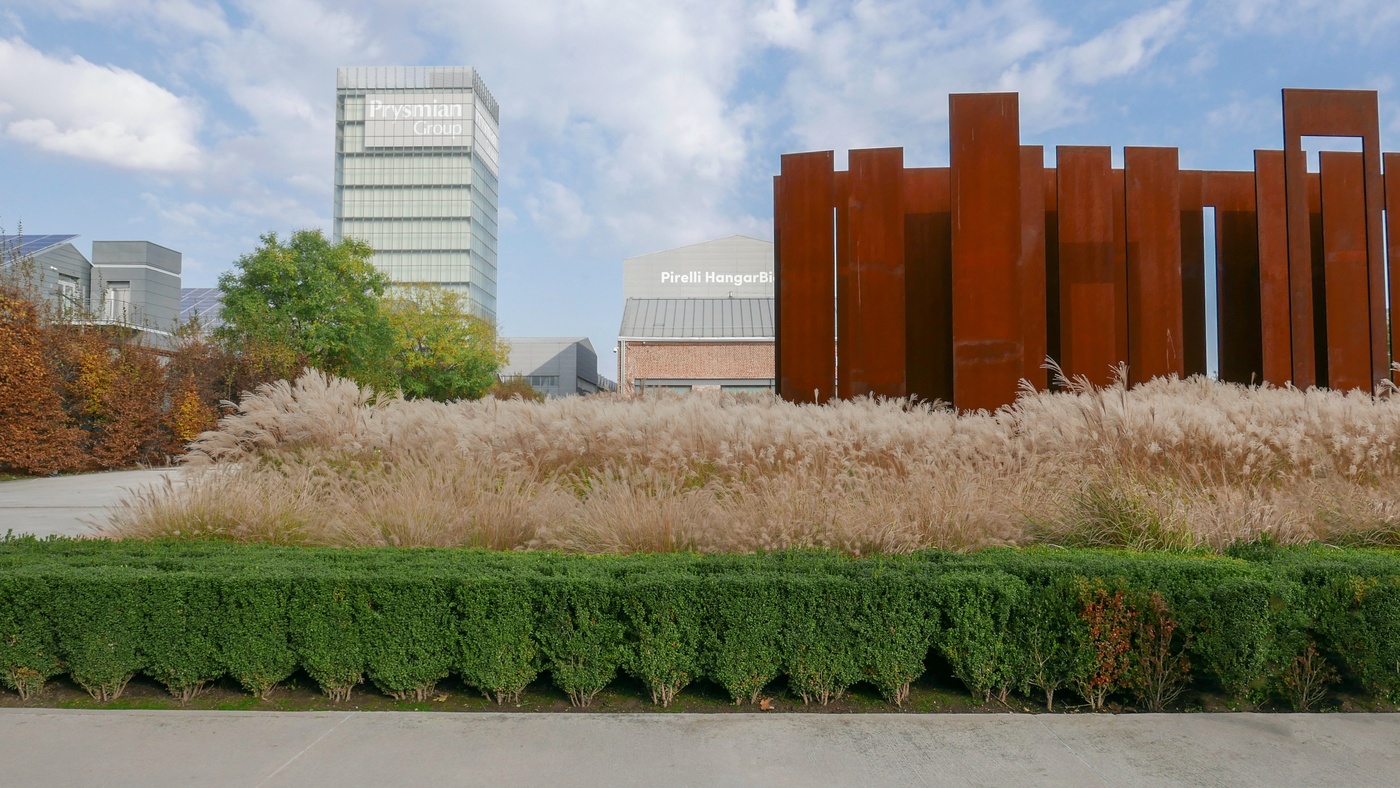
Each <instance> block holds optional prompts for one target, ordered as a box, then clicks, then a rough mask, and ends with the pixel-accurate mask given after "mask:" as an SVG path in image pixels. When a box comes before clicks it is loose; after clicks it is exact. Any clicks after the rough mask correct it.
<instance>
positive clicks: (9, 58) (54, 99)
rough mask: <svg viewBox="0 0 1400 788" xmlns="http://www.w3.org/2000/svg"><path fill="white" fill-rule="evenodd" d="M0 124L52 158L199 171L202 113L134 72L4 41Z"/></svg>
mask: <svg viewBox="0 0 1400 788" xmlns="http://www.w3.org/2000/svg"><path fill="white" fill-rule="evenodd" d="M0 105H3V106H4V112H3V113H0V125H3V127H4V129H5V132H6V134H7V135H8V136H9V137H10V138H11V139H14V140H16V141H18V142H21V143H24V144H26V145H31V146H33V147H35V148H38V149H40V150H43V151H47V152H49V153H56V154H60V155H66V156H74V157H77V158H82V159H88V160H91V161H98V162H101V163H103V164H109V165H112V166H116V167H123V168H127V169H134V170H150V171H155V172H182V171H190V170H194V169H195V168H197V167H198V166H199V164H200V161H201V152H200V148H199V144H198V141H197V139H196V132H197V131H198V128H199V124H200V116H199V112H198V111H197V110H196V109H195V108H194V106H193V105H192V104H191V103H190V102H189V101H187V100H185V99H182V98H180V97H179V96H176V95H175V94H173V93H171V92H170V91H168V90H166V89H165V88H163V87H161V86H159V85H157V84H155V83H154V82H151V81H150V80H147V79H146V78H145V77H143V76H141V75H140V74H137V73H135V72H132V71H128V70H126V69H122V68H116V67H113V66H101V65H97V64H94V63H90V62H88V61H86V60H84V59H82V58H81V57H72V58H69V59H67V60H62V59H58V58H53V57H49V56H48V55H45V54H44V53H42V52H40V51H38V50H36V49H34V48H33V47H31V46H29V45H28V44H27V43H25V42H24V41H21V40H19V39H10V40H4V39H0Z"/></svg>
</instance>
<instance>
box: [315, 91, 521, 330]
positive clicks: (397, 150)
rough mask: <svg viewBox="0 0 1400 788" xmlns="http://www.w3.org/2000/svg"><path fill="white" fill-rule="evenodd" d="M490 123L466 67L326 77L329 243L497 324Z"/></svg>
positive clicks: (496, 117)
mask: <svg viewBox="0 0 1400 788" xmlns="http://www.w3.org/2000/svg"><path fill="white" fill-rule="evenodd" d="M499 124H500V110H499V108H498V107H497V105H496V100H495V99H494V98H493V97H492V96H491V92H490V91H489V90H487V89H486V85H485V84H484V83H482V81H481V77H480V75H478V74H477V73H476V69H474V68H471V67H467V66H434V67H400V66H393V67H367V68H339V69H336V123H335V212H334V213H335V227H334V236H335V240H337V241H339V240H340V239H342V238H357V239H359V240H362V241H365V242H366V243H368V244H369V245H370V247H372V248H373V249H374V263H375V265H377V266H378V267H379V268H380V269H381V270H382V271H384V272H385V273H386V274H388V275H389V278H390V279H392V280H393V281H395V282H405V283H407V282H419V283H428V284H436V285H441V286H444V287H448V288H452V289H455V290H458V291H460V292H462V293H464V294H466V295H467V297H468V298H469V300H470V302H471V307H472V310H473V312H474V313H475V314H477V315H479V316H481V317H484V318H488V319H490V320H495V317H496V201H497V188H498V175H499V170H498V165H497V160H498V156H499V153H498V151H499V147H498V133H499Z"/></svg>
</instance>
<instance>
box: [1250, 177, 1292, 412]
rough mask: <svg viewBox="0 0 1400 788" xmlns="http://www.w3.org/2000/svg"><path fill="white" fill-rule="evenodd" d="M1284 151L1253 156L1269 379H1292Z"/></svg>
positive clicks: (1263, 332) (1261, 308)
mask: <svg viewBox="0 0 1400 788" xmlns="http://www.w3.org/2000/svg"><path fill="white" fill-rule="evenodd" d="M1284 189H1285V186H1284V158H1283V151H1278V150H1257V151H1255V152H1254V201H1255V211H1256V218H1257V220H1258V228H1259V235H1258V238H1259V328H1260V333H1261V335H1262V338H1261V345H1262V349H1263V354H1264V357H1263V364H1264V380H1265V382H1267V383H1272V384H1273V385H1275V386H1282V385H1283V384H1284V383H1287V382H1288V381H1290V380H1292V379H1293V345H1292V328H1291V326H1292V317H1291V314H1292V313H1291V310H1290V309H1289V306H1288V300H1289V286H1288V273H1289V272H1288V208H1287V201H1286V199H1285V191H1284Z"/></svg>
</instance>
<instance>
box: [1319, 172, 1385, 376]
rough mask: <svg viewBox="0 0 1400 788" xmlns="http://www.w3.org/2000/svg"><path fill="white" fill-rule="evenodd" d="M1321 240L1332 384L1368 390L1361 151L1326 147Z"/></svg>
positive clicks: (1364, 212) (1368, 337)
mask: <svg viewBox="0 0 1400 788" xmlns="http://www.w3.org/2000/svg"><path fill="white" fill-rule="evenodd" d="M1319 159H1320V169H1321V170H1322V173H1321V174H1322V246H1323V255H1324V260H1325V263H1324V266H1325V274H1324V276H1325V277H1326V281H1327V287H1326V293H1327V381H1328V385H1329V386H1330V387H1331V388H1334V389H1357V388H1359V389H1363V390H1370V388H1371V385H1372V383H1373V375H1372V374H1371V342H1370V321H1369V319H1368V315H1367V312H1366V310H1364V309H1358V308H1357V305H1361V304H1366V303H1368V302H1369V300H1370V299H1369V295H1368V292H1367V290H1368V288H1369V286H1370V283H1369V281H1368V276H1367V270H1366V192H1365V189H1364V187H1363V184H1364V182H1365V177H1366V170H1365V164H1364V161H1363V159H1362V157H1361V154H1359V153H1342V152H1338V151H1323V152H1322V153H1321V155H1320V156H1319Z"/></svg>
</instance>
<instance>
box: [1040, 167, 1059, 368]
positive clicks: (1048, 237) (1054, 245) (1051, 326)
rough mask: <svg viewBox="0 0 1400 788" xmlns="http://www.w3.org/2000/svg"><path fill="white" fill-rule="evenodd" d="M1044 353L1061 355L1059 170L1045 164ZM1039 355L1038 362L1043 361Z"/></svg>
mask: <svg viewBox="0 0 1400 788" xmlns="http://www.w3.org/2000/svg"><path fill="white" fill-rule="evenodd" d="M1042 180H1043V182H1044V186H1045V188H1044V189H1043V190H1042V194H1044V195H1045V221H1044V224H1045V355H1046V356H1047V357H1049V358H1052V359H1056V360H1058V359H1060V358H1061V357H1062V354H1061V353H1060V212H1059V193H1058V192H1059V183H1060V181H1059V174H1058V173H1057V172H1056V171H1055V169H1054V168H1053V167H1046V168H1045V175H1044V177H1043V178H1042ZM1044 362H1045V359H1043V358H1042V359H1041V360H1040V363H1042V364H1043V363H1044Z"/></svg>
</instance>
